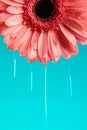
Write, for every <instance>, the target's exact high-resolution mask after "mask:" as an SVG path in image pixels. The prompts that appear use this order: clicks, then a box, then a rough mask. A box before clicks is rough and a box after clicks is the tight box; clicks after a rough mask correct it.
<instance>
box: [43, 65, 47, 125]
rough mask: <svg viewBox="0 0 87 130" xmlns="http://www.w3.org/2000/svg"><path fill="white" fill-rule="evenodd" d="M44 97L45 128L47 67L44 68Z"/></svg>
mask: <svg viewBox="0 0 87 130" xmlns="http://www.w3.org/2000/svg"><path fill="white" fill-rule="evenodd" d="M44 85H45V86H44V92H45V93H44V97H45V99H44V100H45V121H46V127H47V66H46V65H45V66H44Z"/></svg>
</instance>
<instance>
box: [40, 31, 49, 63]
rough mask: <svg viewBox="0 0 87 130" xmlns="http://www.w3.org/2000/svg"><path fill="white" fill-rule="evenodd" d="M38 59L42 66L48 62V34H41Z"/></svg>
mask: <svg viewBox="0 0 87 130" xmlns="http://www.w3.org/2000/svg"><path fill="white" fill-rule="evenodd" d="M38 58H39V60H40V61H41V62H43V63H44V64H46V63H47V62H48V61H49V60H50V56H49V53H48V34H47V33H46V32H43V31H42V32H41V34H40V37H39V41H38Z"/></svg>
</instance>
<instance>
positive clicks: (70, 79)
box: [69, 75, 72, 97]
mask: <svg viewBox="0 0 87 130" xmlns="http://www.w3.org/2000/svg"><path fill="white" fill-rule="evenodd" d="M69 84H70V96H71V97H72V77H71V75H69Z"/></svg>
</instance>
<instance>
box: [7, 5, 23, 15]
mask: <svg viewBox="0 0 87 130" xmlns="http://www.w3.org/2000/svg"><path fill="white" fill-rule="evenodd" d="M7 12H9V13H11V14H21V13H23V12H24V10H23V8H21V7H13V6H9V7H8V8H7Z"/></svg>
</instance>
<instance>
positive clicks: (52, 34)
mask: <svg viewBox="0 0 87 130" xmlns="http://www.w3.org/2000/svg"><path fill="white" fill-rule="evenodd" d="M0 34H2V35H4V36H5V38H4V41H5V43H6V44H7V46H8V48H9V49H12V50H19V52H20V54H21V55H22V56H26V57H27V58H28V60H29V61H30V62H33V61H35V60H36V59H37V58H38V59H39V61H40V62H43V63H44V64H46V63H47V62H48V61H50V59H52V60H53V61H55V62H56V61H58V60H59V58H60V56H61V55H62V56H63V57H65V58H70V57H71V56H72V55H76V54H77V53H78V47H77V42H80V43H82V44H84V45H85V44H87V0H0Z"/></svg>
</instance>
